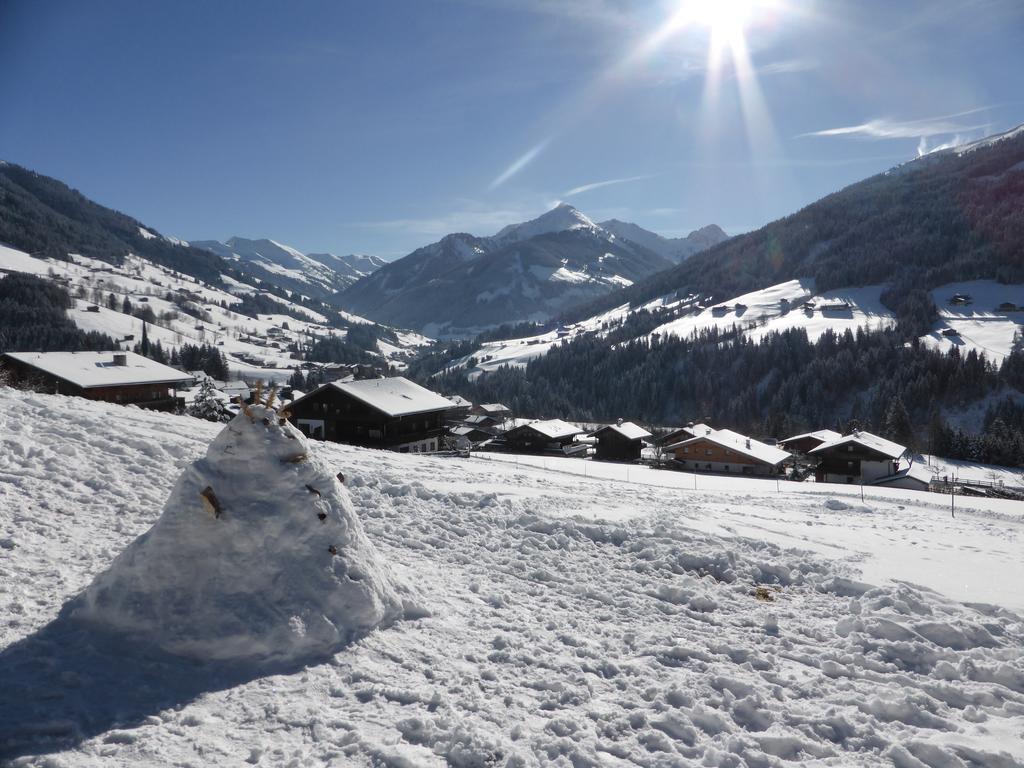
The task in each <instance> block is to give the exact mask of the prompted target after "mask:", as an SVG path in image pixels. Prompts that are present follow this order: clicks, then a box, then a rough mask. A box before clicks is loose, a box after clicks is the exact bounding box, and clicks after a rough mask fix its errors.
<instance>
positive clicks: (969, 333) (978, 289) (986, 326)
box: [921, 280, 1024, 365]
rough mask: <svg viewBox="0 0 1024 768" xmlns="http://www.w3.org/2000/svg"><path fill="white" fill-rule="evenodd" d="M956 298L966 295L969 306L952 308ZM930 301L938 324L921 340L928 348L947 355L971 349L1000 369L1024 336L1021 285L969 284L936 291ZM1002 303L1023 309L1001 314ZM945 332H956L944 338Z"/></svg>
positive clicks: (1023, 296)
mask: <svg viewBox="0 0 1024 768" xmlns="http://www.w3.org/2000/svg"><path fill="white" fill-rule="evenodd" d="M956 294H966V295H969V296H970V297H971V303H970V304H966V305H953V304H951V303H950V298H951V297H952V296H954V295H956ZM932 299H933V300H934V301H935V306H936V307H937V308H938V310H939V320H938V322H937V323H936V324H935V329H934V330H933V331H932V332H931V333H929V334H928V335H927V336H923V337H922V338H921V341H922V342H923V343H924V344H926V345H927V346H929V347H933V348H935V349H941V350H944V351H946V352H948V351H950V350H952V349H954V348H957V349H959V350H960V352H961V353H962V354H966V353H967V352H968V351H970V350H972V349H973V350H974V351H976V352H977V353H978V354H984V355H985V356H986V357H987V358H988V359H989V360H991V361H992V362H994V363H995V364H996V365H999V364H1001V363H1002V362H1003V359H1004V358H1005V357H1006V356H1007V355H1009V354H1010V352H1011V351H1012V350H1013V345H1014V342H1015V340H1018V339H1019V338H1020V335H1021V333H1022V332H1024V285H1006V284H1003V283H997V282H995V281H993V280H969V281H965V282H960V283H950V284H948V285H943V286H940V287H938V288H936V289H935V290H934V291H932ZM1004 302H1008V303H1010V304H1013V305H1015V306H1017V307H1022V309H1021V310H1018V311H1016V312H1007V311H1005V310H1000V309H999V306H1000V305H1001V304H1003V303H1004ZM946 329H951V330H953V331H955V332H956V335H955V336H945V335H943V331H944V330H946Z"/></svg>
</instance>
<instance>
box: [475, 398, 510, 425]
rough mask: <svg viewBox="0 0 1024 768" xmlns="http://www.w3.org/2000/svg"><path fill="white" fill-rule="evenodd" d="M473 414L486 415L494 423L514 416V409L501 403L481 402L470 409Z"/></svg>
mask: <svg viewBox="0 0 1024 768" xmlns="http://www.w3.org/2000/svg"><path fill="white" fill-rule="evenodd" d="M469 413H470V415H472V416H486V417H487V418H488V419H490V420H491V423H493V424H501V423H502V422H503V421H505V419H508V418H510V417H511V416H512V409H511V408H509V407H508V406H507V405H502V404H501V403H480V404H479V405H474V406H473V407H472V408H470V409H469Z"/></svg>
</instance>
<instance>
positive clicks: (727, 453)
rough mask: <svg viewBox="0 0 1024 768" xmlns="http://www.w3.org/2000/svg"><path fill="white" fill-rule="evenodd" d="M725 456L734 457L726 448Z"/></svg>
mask: <svg viewBox="0 0 1024 768" xmlns="http://www.w3.org/2000/svg"><path fill="white" fill-rule="evenodd" d="M725 455H726V456H732V451H730V450H729V449H728V448H726V449H725Z"/></svg>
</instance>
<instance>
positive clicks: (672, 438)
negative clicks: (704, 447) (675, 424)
mask: <svg viewBox="0 0 1024 768" xmlns="http://www.w3.org/2000/svg"><path fill="white" fill-rule="evenodd" d="M711 432H714V429H713V428H712V427H710V426H708V425H707V424H702V423H699V422H698V423H696V424H695V423H694V422H692V421H691V422H690V423H689V424H687V425H686V426H685V427H679V428H678V429H673V430H672V431H671V432H669V433H667V434H664V435H662V436H661V437H659V438H658V443H659V444H660V445H661V446H662V447H664V448H667V447H668V446H670V445H675V444H676V443H679V442H682V441H683V440H688V439H690V438H691V437H697V436H698V435H706V434H709V433H711Z"/></svg>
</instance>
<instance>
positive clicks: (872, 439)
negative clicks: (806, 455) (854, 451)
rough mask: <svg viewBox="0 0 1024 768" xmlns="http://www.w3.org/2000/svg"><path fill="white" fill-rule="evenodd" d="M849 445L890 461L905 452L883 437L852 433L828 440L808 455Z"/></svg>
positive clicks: (905, 450)
mask: <svg viewBox="0 0 1024 768" xmlns="http://www.w3.org/2000/svg"><path fill="white" fill-rule="evenodd" d="M851 444H852V445H859V446H861V447H862V448H866V449H868V450H869V451H875V452H876V453H880V454H882V455H883V456H887V457H888V458H890V459H898V458H899V457H900V456H902V455H903V454H904V453H906V452H907V448H906V447H905V446H902V445H900V444H899V443H894V442H893V441H892V440H886V439H885V438H884V437H879V436H878V435H873V434H871V433H870V432H854V433H853V434H852V435H846V436H844V437H839V438H837V439H835V440H830V441H829V442H827V443H822V444H821V445H819V446H818V447H817V448H812V449H811V450H810V453H824V452H825V451H828V450H831V449H833V448H836V447H838V446H841V445H851Z"/></svg>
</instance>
